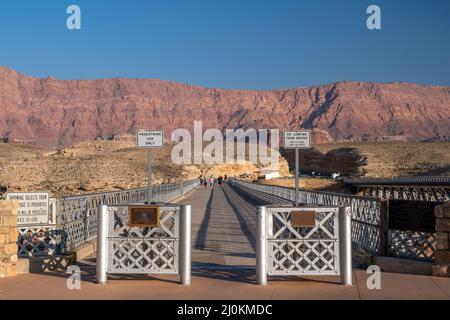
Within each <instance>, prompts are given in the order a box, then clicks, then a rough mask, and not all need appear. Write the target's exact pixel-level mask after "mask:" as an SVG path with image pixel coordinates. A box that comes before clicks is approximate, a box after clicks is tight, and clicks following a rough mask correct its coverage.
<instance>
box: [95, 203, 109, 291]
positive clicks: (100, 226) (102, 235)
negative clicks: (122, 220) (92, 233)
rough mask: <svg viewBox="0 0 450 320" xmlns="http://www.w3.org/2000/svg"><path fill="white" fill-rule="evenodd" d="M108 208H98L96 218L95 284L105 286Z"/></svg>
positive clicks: (104, 206)
mask: <svg viewBox="0 0 450 320" xmlns="http://www.w3.org/2000/svg"><path fill="white" fill-rule="evenodd" d="M108 216H109V211H108V206H106V205H102V206H100V210H99V213H98V217H97V265H96V269H97V270H96V271H97V275H96V278H97V283H101V284H106V282H107V269H108V218H109V217H108Z"/></svg>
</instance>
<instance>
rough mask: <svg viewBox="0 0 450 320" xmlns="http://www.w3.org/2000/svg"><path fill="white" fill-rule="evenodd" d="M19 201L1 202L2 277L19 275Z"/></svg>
mask: <svg viewBox="0 0 450 320" xmlns="http://www.w3.org/2000/svg"><path fill="white" fill-rule="evenodd" d="M18 209H19V203H18V202H17V201H0V277H6V276H14V275H16V274H17V262H18V258H17V210H18Z"/></svg>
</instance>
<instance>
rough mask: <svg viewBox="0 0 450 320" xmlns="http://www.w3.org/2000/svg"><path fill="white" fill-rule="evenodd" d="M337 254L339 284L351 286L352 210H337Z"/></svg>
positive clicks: (344, 208) (349, 208) (346, 208)
mask: <svg viewBox="0 0 450 320" xmlns="http://www.w3.org/2000/svg"><path fill="white" fill-rule="evenodd" d="M339 244H340V248H339V252H340V269H341V283H342V284H344V285H346V286H351V285H352V283H353V280H352V209H351V207H340V208H339Z"/></svg>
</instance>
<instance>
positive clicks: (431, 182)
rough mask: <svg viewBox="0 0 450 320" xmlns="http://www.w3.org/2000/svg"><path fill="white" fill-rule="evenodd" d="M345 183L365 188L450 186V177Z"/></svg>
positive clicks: (383, 179) (370, 179)
mask: <svg viewBox="0 0 450 320" xmlns="http://www.w3.org/2000/svg"><path fill="white" fill-rule="evenodd" d="M344 183H346V184H350V185H354V186H365V185H398V186H400V185H408V186H410V185H417V186H420V185H422V186H450V177H447V176H417V177H391V178H362V179H344Z"/></svg>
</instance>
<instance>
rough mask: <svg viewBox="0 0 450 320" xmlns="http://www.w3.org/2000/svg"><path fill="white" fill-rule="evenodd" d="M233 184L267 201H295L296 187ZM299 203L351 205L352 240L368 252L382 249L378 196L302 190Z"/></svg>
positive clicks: (233, 181) (373, 252)
mask: <svg viewBox="0 0 450 320" xmlns="http://www.w3.org/2000/svg"><path fill="white" fill-rule="evenodd" d="M232 185H234V186H236V187H238V188H239V189H241V190H243V191H244V192H247V193H249V194H251V195H252V196H254V197H256V198H258V199H260V200H262V201H264V202H266V203H271V204H274V203H278V204H282V203H288V202H289V203H293V202H294V201H295V190H294V189H289V188H285V187H278V186H270V185H261V184H256V183H251V182H246V181H242V180H237V179H234V180H232ZM299 199H300V203H303V204H307V205H322V206H339V207H351V209H352V241H353V243H354V244H356V245H358V246H359V247H360V248H361V249H363V250H365V251H366V252H367V253H369V254H378V253H379V252H380V250H381V243H382V240H381V232H380V227H381V210H382V204H381V201H380V200H379V199H377V198H371V197H358V196H352V195H346V194H341V193H331V192H323V191H310V190H303V189H300V191H299Z"/></svg>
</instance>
